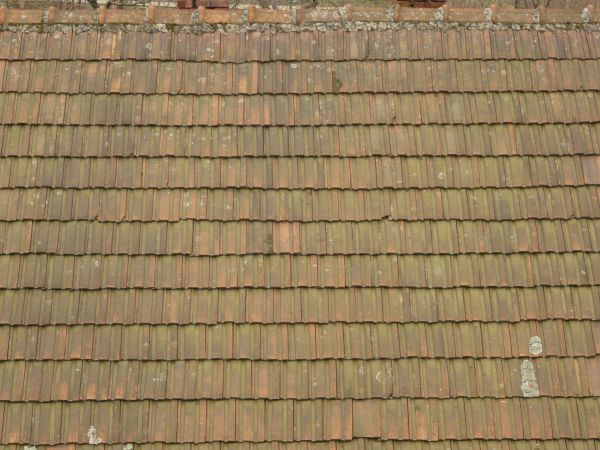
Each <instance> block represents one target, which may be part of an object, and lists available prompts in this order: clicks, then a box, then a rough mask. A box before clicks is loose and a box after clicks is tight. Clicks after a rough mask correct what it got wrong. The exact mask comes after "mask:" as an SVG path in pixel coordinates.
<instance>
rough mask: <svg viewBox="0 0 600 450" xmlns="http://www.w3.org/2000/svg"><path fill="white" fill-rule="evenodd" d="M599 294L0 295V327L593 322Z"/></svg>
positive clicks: (573, 290) (589, 290) (547, 290)
mask: <svg viewBox="0 0 600 450" xmlns="http://www.w3.org/2000/svg"><path fill="white" fill-rule="evenodd" d="M597 298H600V287H598V286H585V287H583V286H582V287H536V288H445V289H412V288H400V289H399V288H337V289H333V288H292V289H262V288H257V289H256V288H255V289H202V290H197V289H193V290H185V289H180V290H174V289H168V290H163V289H105V290H98V291H71V290H51V289H21V290H2V291H0V323H2V324H11V325H50V324H70V325H74V324H99V325H103V324H108V325H110V324H182V325H184V324H197V323H200V324H217V323H228V322H232V323H264V324H271V323H330V322H349V323H364V322H375V323H391V322H398V323H408V322H427V323H433V322H473V321H475V322H518V321H522V320H546V319H572V320H586V319H587V320H595V321H597V320H600V303H599V302H597V301H596V299H597Z"/></svg>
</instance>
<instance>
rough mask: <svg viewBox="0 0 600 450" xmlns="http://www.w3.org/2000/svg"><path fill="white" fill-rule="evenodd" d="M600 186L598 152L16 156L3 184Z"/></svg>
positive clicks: (8, 160) (6, 166) (0, 170)
mask: <svg viewBox="0 0 600 450" xmlns="http://www.w3.org/2000/svg"><path fill="white" fill-rule="evenodd" d="M586 184H587V185H593V184H597V185H600V156H563V157H539V156H528V157H523V156H510V157H509V156H506V157H478V156H471V157H468V156H466V157H460V156H445V157H422V156H421V157H416V156H403V157H382V156H372V157H353V158H339V157H324V158H323V157H320V158H319V157H308V156H307V157H266V158H257V157H243V158H210V159H208V158H177V157H163V158H139V157H132V158H114V157H111V158H14V157H5V158H3V160H2V166H1V167H0V188H6V187H58V186H60V187H61V188H94V187H96V188H125V189H129V188H203V187H208V188H228V187H248V188H259V189H330V188H334V189H382V188H395V189H400V188H431V187H446V188H476V187H531V186H580V185H586Z"/></svg>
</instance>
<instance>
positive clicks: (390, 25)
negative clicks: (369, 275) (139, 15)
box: [0, 21, 600, 34]
mask: <svg viewBox="0 0 600 450" xmlns="http://www.w3.org/2000/svg"><path fill="white" fill-rule="evenodd" d="M411 29H417V30H440V31H445V30H457V29H465V30H492V31H497V30H507V29H512V30H517V31H518V30H534V31H554V30H583V31H600V24H589V23H588V24H505V23H491V22H461V23H459V22H443V21H441V22H408V21H406V22H360V21H357V22H328V23H301V24H276V23H252V24H207V23H203V24H197V23H195V24H192V25H172V24H143V25H142V24H140V25H136V24H104V25H100V24H50V23H40V24H3V25H0V30H2V31H18V32H25V33H31V32H41V31H43V32H48V33H59V32H65V33H66V32H69V31H74V32H76V33H83V32H89V31H97V30H102V31H107V32H116V31H147V32H158V33H166V32H169V31H175V32H184V33H192V34H201V33H214V32H227V33H244V32H249V31H262V32H272V33H275V32H298V31H329V30H345V31H369V30H370V31H397V30H411Z"/></svg>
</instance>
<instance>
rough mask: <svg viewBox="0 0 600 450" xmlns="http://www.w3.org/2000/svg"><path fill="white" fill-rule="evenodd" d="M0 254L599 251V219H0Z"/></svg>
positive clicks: (207, 254) (205, 254)
mask: <svg viewBox="0 0 600 450" xmlns="http://www.w3.org/2000/svg"><path fill="white" fill-rule="evenodd" d="M0 236H2V237H0V254H13V253H18V254H26V253H48V254H59V255H84V254H99V255H110V254H126V255H178V254H182V255H192V256H219V255H243V254H270V253H274V254H279V253H285V254H287V253H289V254H302V255H353V254H357V255H358V254H369V255H377V254H434V255H435V254H459V253H503V254H508V253H550V252H558V253H564V252H580V251H584V252H599V251H600V220H591V219H578V220H574V219H571V220H527V221H525V220H519V221H502V222H486V221H455V220H452V221H441V220H436V221H414V222H406V221H392V220H381V221H371V222H259V221H239V222H216V221H212V222H211V221H194V220H182V221H179V222H92V221H71V222H60V221H30V220H27V221H14V222H0Z"/></svg>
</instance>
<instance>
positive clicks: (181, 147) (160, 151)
mask: <svg viewBox="0 0 600 450" xmlns="http://www.w3.org/2000/svg"><path fill="white" fill-rule="evenodd" d="M0 154H1V155H3V156H40V157H47V156H71V157H103V156H106V157H129V156H161V157H165V156H188V157H197V156H200V157H242V156H302V157H306V156H342V157H356V156H383V155H385V156H405V155H408V156H446V155H457V156H510V155H530V156H533V155H540V156H560V155H565V156H566V155H598V154H600V123H580V124H566V125H565V124H545V125H535V124H529V125H522V124H496V125H489V124H479V125H473V124H470V125H419V126H413V125H350V126H335V125H331V126H314V127H290V126H285V127H255V126H236V127H233V126H219V127H201V126H200V127H168V126H80V125H75V126H55V125H0Z"/></svg>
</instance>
